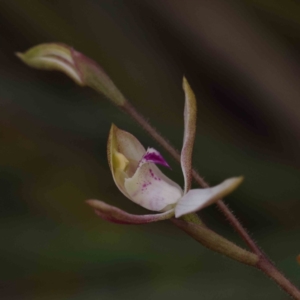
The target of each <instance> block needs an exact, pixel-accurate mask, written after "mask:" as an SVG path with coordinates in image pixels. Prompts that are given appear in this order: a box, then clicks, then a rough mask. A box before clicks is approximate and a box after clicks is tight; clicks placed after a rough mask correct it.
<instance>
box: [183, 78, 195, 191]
mask: <svg viewBox="0 0 300 300" xmlns="http://www.w3.org/2000/svg"><path fill="white" fill-rule="evenodd" d="M183 89H184V93H185V105H184V135H183V146H182V150H181V159H180V160H181V168H182V172H183V176H184V194H186V193H187V192H188V191H189V190H190V188H191V182H192V154H193V147H194V140H195V134H196V120H197V102H196V98H195V95H194V93H193V91H192V89H191V87H190V85H189V83H188V81H187V80H186V78H185V77H183Z"/></svg>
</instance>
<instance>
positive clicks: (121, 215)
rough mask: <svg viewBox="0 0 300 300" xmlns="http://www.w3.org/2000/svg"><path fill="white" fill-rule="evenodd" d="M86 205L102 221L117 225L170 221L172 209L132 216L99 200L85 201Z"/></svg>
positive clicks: (172, 213)
mask: <svg viewBox="0 0 300 300" xmlns="http://www.w3.org/2000/svg"><path fill="white" fill-rule="evenodd" d="M86 202H87V204H88V205H90V206H91V207H92V208H94V209H95V212H96V214H97V215H98V216H99V217H101V218H102V219H104V220H107V221H110V222H113V223H119V224H137V225H138V224H146V223H152V222H157V221H163V220H167V219H170V218H172V217H173V216H174V209H172V210H168V211H166V212H164V213H160V214H154V215H133V214H129V213H127V212H126V211H124V210H122V209H120V208H117V207H115V206H111V205H108V204H107V203H105V202H102V201H99V200H94V199H92V200H87V201H86Z"/></svg>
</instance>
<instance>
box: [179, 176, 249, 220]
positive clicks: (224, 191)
mask: <svg viewBox="0 0 300 300" xmlns="http://www.w3.org/2000/svg"><path fill="white" fill-rule="evenodd" d="M243 180H244V177H243V176H240V177H233V178H229V179H226V180H224V181H223V182H222V183H220V184H219V185H217V186H214V187H210V188H205V189H193V190H190V191H189V192H188V193H187V194H185V195H184V196H183V197H182V198H181V199H180V200H179V201H178V203H177V205H176V207H175V217H176V218H180V217H182V216H184V215H186V214H190V213H193V212H197V211H199V210H201V209H203V208H205V207H207V206H209V205H212V204H214V203H215V202H217V201H218V200H220V199H221V198H223V197H225V196H227V195H229V194H230V193H232V192H233V191H234V190H235V189H236V188H237V187H238V186H239V185H240V184H241V183H242V182H243Z"/></svg>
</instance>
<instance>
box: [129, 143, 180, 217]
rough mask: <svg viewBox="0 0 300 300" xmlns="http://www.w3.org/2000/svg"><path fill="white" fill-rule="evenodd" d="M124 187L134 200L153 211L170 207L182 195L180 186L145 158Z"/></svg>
mask: <svg viewBox="0 0 300 300" xmlns="http://www.w3.org/2000/svg"><path fill="white" fill-rule="evenodd" d="M149 150H150V151H151V153H152V152H153V149H149ZM149 150H148V152H149ZM148 152H147V153H148ZM147 153H146V154H145V156H147ZM145 156H144V157H145ZM124 187H125V190H126V193H127V194H128V195H129V197H130V199H131V200H132V201H133V202H135V203H137V204H139V205H141V206H143V207H145V208H147V209H149V210H153V211H164V210H165V209H169V208H170V207H172V206H174V204H175V203H176V202H177V201H178V199H180V198H181V197H182V189H181V188H180V186H179V185H178V184H177V183H175V182H174V181H172V180H171V179H169V178H168V177H167V176H165V175H164V174H163V173H162V172H161V171H160V170H159V169H158V167H157V166H156V165H155V164H153V163H149V162H147V161H146V160H144V159H142V160H141V163H140V165H139V167H138V168H137V170H136V172H135V174H134V175H133V176H132V177H131V178H126V179H125V184H124Z"/></svg>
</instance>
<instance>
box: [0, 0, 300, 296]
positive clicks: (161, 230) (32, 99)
mask: <svg viewBox="0 0 300 300" xmlns="http://www.w3.org/2000/svg"><path fill="white" fill-rule="evenodd" d="M0 39H1V50H0V66H1V67H0V105H1V108H0V134H1V147H0V187H1V188H0V191H1V197H0V198H1V202H0V203H1V204H0V205H1V209H0V215H1V226H0V236H1V244H0V262H1V264H0V265H1V271H0V274H1V283H0V293H1V299H22V300H27V299H28V300H29V299H30V300H31V299H43V300H48V299H49V300H50V299H51V300H52V299H55V300H66V299H72V300H73V299H75V300H77V299H78V300H80V299H85V300H90V299H91V300H94V299H102V300H107V299H158V300H159V299H173V300H177V299H193V298H196V297H197V299H203V300H204V299H205V300H206V299H208V300H211V299H287V296H286V295H285V294H284V293H283V292H282V291H280V290H279V289H278V288H277V287H276V285H275V284H274V283H273V282H271V281H270V280H268V279H267V278H266V277H265V276H264V275H263V274H261V273H260V272H258V271H257V270H255V269H251V268H249V267H246V266H243V265H240V264H238V263H237V262H235V261H231V260H230V259H228V258H226V257H222V256H221V255H217V254H215V253H212V252H210V251H208V250H206V249H205V248H203V247H202V246H201V245H199V244H197V243H196V242H195V241H193V240H192V239H190V238H189V237H188V236H185V235H184V234H183V233H182V232H180V231H179V230H178V229H177V228H175V227H173V226H172V224H170V223H169V222H160V223H157V224H150V225H144V226H121V225H115V224H110V223H107V222H105V221H103V220H101V219H99V218H97V216H96V215H95V214H94V213H93V211H92V210H91V209H90V208H89V207H87V206H86V205H85V204H84V200H85V199H88V198H98V199H101V200H104V201H107V202H109V203H110V204H113V205H117V206H119V207H122V208H123V209H126V210H129V211H131V212H134V213H144V210H143V209H142V208H139V207H137V206H136V205H135V204H133V203H131V202H130V201H128V200H127V199H125V198H124V196H123V195H122V194H121V193H120V192H119V191H118V190H117V188H116V186H115V185H114V182H113V180H112V177H111V174H110V171H109V168H108V165H107V161H106V141H107V136H108V131H109V128H110V125H111V123H112V122H114V123H115V124H116V125H117V126H119V127H120V128H122V129H125V130H127V131H129V132H132V133H133V134H134V135H135V136H137V137H138V138H139V139H140V140H141V141H142V142H143V144H144V145H145V146H146V147H147V146H153V147H155V148H157V149H158V150H160V151H161V152H162V153H163V154H164V156H165V157H166V159H167V160H168V161H169V163H170V165H171V166H172V169H173V171H172V172H167V174H168V175H170V176H171V177H172V178H173V179H174V180H176V181H178V182H179V183H181V184H182V183H183V179H182V174H181V170H180V167H179V166H178V165H177V164H176V163H175V161H174V160H172V158H170V156H169V155H168V154H167V153H165V151H163V150H162V149H161V148H160V147H159V146H158V145H157V144H156V143H155V142H154V141H152V140H151V139H150V137H148V136H147V135H146V134H145V133H144V132H143V131H142V130H141V129H140V128H139V127H138V126H137V125H136V124H135V123H134V122H133V121H132V120H131V119H130V118H129V117H128V116H127V115H124V114H123V113H121V112H120V111H119V110H118V109H117V108H116V107H114V106H113V105H112V104H111V103H110V102H109V101H107V100H106V99H105V98H104V97H102V96H99V95H97V94H96V93H95V92H93V91H91V90H89V89H83V88H80V87H78V86H76V85H75V84H74V83H73V82H72V81H71V80H70V79H69V78H67V77H65V76H64V75H63V74H60V73H55V72H53V73H52V72H42V71H37V70H34V69H30V68H28V67H26V66H25V65H23V64H22V63H21V62H20V61H19V60H18V59H17V58H16V57H15V56H14V52H16V51H25V50H26V49H28V48H30V47H32V46H34V45H36V44H40V43H45V42H52V41H59V42H63V43H66V44H69V45H71V46H73V47H74V48H75V49H77V50H78V51H81V52H83V53H85V54H86V55H87V56H90V57H91V58H93V59H94V60H96V61H97V62H99V63H100V64H101V65H102V66H103V67H104V69H105V70H106V71H107V73H108V74H109V75H110V76H111V78H112V79H113V80H114V82H115V83H116V85H117V86H118V87H119V88H120V90H121V91H122V92H123V93H124V95H125V96H126V97H127V98H128V99H129V100H130V101H131V102H132V103H133V104H134V105H135V106H136V107H137V108H138V109H139V110H140V111H141V112H142V113H143V114H144V115H145V116H146V117H147V118H148V119H149V120H150V122H151V123H152V124H153V125H154V126H155V127H156V128H158V130H159V131H160V132H161V133H162V134H163V135H165V136H166V137H168V139H169V140H170V141H171V142H172V143H173V144H174V145H175V146H176V147H177V148H178V149H180V147H181V143H182V132H183V118H182V114H183V104H184V96H183V92H182V88H181V81H182V76H183V74H185V75H186V77H187V78H188V79H189V81H190V84H191V85H192V87H193V89H194V91H195V93H196V96H197V99H198V108H199V112H198V129H197V130H198V131H197V134H198V135H197V141H196V145H195V152H194V165H195V167H196V168H197V169H198V170H199V172H200V173H201V174H202V175H203V176H204V177H205V178H206V179H207V180H208V181H209V182H210V183H212V184H216V183H218V182H220V181H222V180H223V179H225V178H228V177H231V176H235V175H244V176H245V178H246V180H245V182H244V183H243V185H242V186H241V187H240V188H239V189H238V190H237V191H236V192H235V193H234V194H232V195H230V196H229V197H228V198H226V202H227V203H228V204H229V205H230V207H231V208H232V209H233V210H234V211H235V213H236V215H237V216H238V218H239V220H240V221H241V222H242V223H243V224H244V225H245V226H246V227H247V228H248V229H249V231H250V233H251V235H252V236H253V238H254V239H255V240H256V241H257V242H258V244H259V245H261V247H262V248H263V249H264V250H265V252H267V253H268V254H269V255H270V257H271V259H272V260H274V261H275V262H276V264H277V266H278V267H279V268H280V269H281V270H282V271H283V272H284V273H285V274H286V275H287V276H288V277H289V278H290V279H292V280H293V281H294V282H295V283H296V284H298V285H299V284H300V266H299V265H298V264H297V262H296V256H297V255H298V254H299V253H300V239H299V232H300V231H299V230H300V218H299V211H300V172H299V167H300V154H299V153H300V142H299V141H300V84H299V79H300V76H299V75H300V4H299V2H298V1H295V0H276V1H274V0H243V1H241V0H239V1H238V0H236V1H225V0H223V1H222V0H197V1H196V0H195V1H193V0H189V1H180V0H163V1H158V0H149V1H148V0H144V1H139V0H127V1H121V0H85V1H83V0H73V1H71V0H65V1H58V0H55V1H54V0H52V1H50V0H48V1H47V0H12V1H8V0H7V1H6V0H1V1H0ZM201 217H202V218H203V219H204V220H205V221H206V222H207V223H208V224H209V226H210V227H212V228H214V229H215V230H216V231H218V232H220V233H221V234H224V235H225V236H227V237H228V238H230V239H231V240H233V241H236V242H237V243H239V244H240V245H242V246H244V245H243V242H241V241H240V239H239V237H238V236H237V235H236V234H235V233H234V232H233V230H232V229H231V228H230V226H229V225H228V223H227V222H226V220H224V217H223V215H222V214H221V213H220V212H219V211H218V210H217V209H216V207H210V208H208V209H206V210H205V211H203V212H202V213H201Z"/></svg>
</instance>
